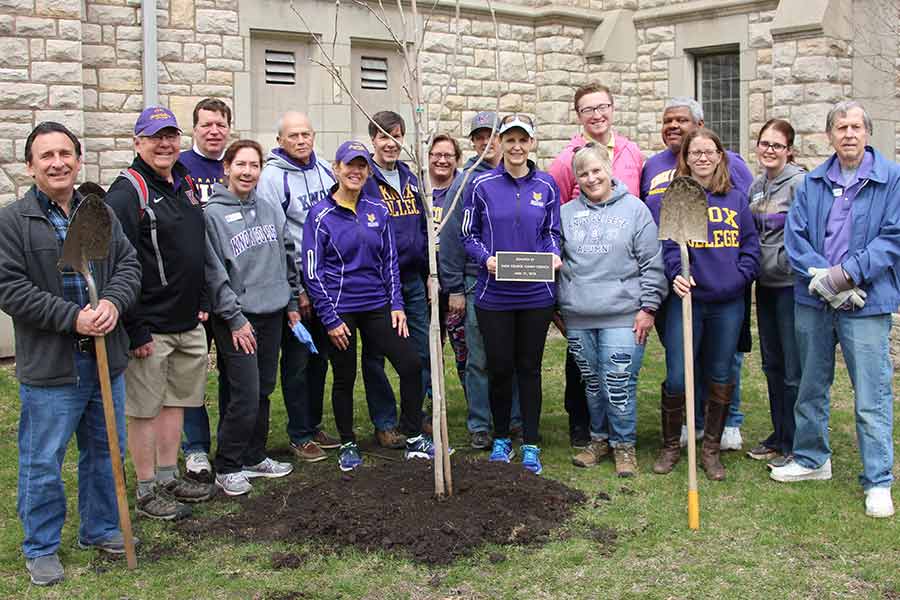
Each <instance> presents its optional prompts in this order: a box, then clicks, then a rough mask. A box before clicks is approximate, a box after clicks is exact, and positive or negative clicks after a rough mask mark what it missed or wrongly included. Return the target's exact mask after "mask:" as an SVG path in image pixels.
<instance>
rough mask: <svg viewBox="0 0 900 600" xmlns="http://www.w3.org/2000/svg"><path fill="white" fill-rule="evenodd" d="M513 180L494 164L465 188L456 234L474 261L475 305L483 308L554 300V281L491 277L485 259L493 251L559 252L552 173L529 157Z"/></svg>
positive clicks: (534, 305) (556, 198)
mask: <svg viewBox="0 0 900 600" xmlns="http://www.w3.org/2000/svg"><path fill="white" fill-rule="evenodd" d="M529 167H530V168H529V171H528V174H527V175H525V176H524V177H521V178H519V179H516V178H514V177H513V176H512V175H510V174H509V173H507V172H506V169H505V168H504V166H503V163H502V162H501V163H500V164H499V165H498V166H497V168H495V169H492V170H490V171H488V172H486V173H484V174H482V175H479V176H478V178H477V179H475V181H474V182H473V184H472V186H471V187H469V188H467V190H466V192H465V194H466V196H465V203H464V204H463V222H462V237H463V244H464V245H465V248H466V253H468V255H469V256H470V257H471V258H472V260H473V261H474V262H475V263H476V264H478V266H479V271H478V284H477V286H476V289H475V305H476V306H478V307H480V308H484V309H487V310H510V309H512V310H515V309H520V308H544V307H547V306H552V305H553V304H555V303H556V284H555V283H541V282H538V283H525V282H521V281H497V280H496V279H494V276H493V275H491V274H489V273H488V270H487V266H486V265H487V259H488V258H490V257H492V256H494V255H495V254H496V253H497V252H498V251H501V252H502V251H511V252H552V253H553V254H556V255H557V256H559V253H560V249H559V189H558V188H557V187H556V182H555V181H554V180H553V178H552V177H551V176H550V175H549V174H548V173H545V172H543V171H538V170H536V169H535V167H534V163H532V162H531V161H529Z"/></svg>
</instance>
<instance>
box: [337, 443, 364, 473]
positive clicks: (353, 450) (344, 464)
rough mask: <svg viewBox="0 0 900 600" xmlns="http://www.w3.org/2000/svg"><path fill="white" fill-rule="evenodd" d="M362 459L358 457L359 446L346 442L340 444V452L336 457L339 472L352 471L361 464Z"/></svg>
mask: <svg viewBox="0 0 900 600" xmlns="http://www.w3.org/2000/svg"><path fill="white" fill-rule="evenodd" d="M362 462H363V460H362V457H361V456H360V455H359V446H357V445H356V442H347V443H346V444H341V451H340V454H339V455H338V466H339V467H340V468H341V471H352V470H353V469H355V468H356V467H358V466H360V465H361V464H362Z"/></svg>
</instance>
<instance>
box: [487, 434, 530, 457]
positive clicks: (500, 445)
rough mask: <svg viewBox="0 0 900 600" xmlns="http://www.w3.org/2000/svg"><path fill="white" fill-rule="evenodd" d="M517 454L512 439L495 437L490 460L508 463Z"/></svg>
mask: <svg viewBox="0 0 900 600" xmlns="http://www.w3.org/2000/svg"><path fill="white" fill-rule="evenodd" d="M523 447H524V446H523ZM515 455H516V451H515V450H513V447H512V441H511V440H510V439H509V438H494V447H493V448H492V449H491V457H490V458H489V459H488V460H489V461H491V462H503V463H508V462H509V461H511V460H512V457H513V456H515Z"/></svg>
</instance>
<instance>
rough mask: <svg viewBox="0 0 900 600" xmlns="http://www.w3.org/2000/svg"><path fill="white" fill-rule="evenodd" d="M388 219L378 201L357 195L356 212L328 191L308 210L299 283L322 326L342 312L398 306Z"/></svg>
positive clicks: (400, 300)
mask: <svg viewBox="0 0 900 600" xmlns="http://www.w3.org/2000/svg"><path fill="white" fill-rule="evenodd" d="M392 223H393V219H392V218H391V217H390V213H389V212H388V209H387V207H386V206H385V205H384V203H382V202H381V201H380V200H377V199H374V198H371V197H369V196H367V195H366V194H365V193H363V194H360V197H359V200H358V202H357V204H356V213H354V212H353V211H352V210H349V209H347V208H344V207H342V206H338V204H337V202H335V200H334V198H333V197H332V195H331V194H328V196H326V198H325V199H324V200H321V201H320V202H319V203H317V204H316V205H315V206H313V207H312V208H311V209H310V210H309V214H308V216H307V218H306V223H304V224H303V281H304V285H305V287H306V291H307V292H308V293H309V296H310V298H312V301H313V305H314V306H315V309H316V314H318V315H319V318H320V319H321V321H322V324H323V325H324V326H325V328H326V329H329V330H330V329H334V328H335V327H337V326H338V325H340V324H341V323H343V321H342V320H341V317H340V315H341V314H342V313H353V312H361V311H368V310H376V309H379V308H381V307H383V306H384V305H385V304H388V303H390V305H391V310H403V296H402V295H401V292H400V272H399V269H398V267H397V249H396V247H395V245H394V234H393V232H392V230H391V228H392Z"/></svg>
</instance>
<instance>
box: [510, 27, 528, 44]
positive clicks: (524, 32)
mask: <svg viewBox="0 0 900 600" xmlns="http://www.w3.org/2000/svg"><path fill="white" fill-rule="evenodd" d="M508 37H509V39H511V40H518V41H520V42H531V41H533V40H534V28H533V27H530V26H528V25H512V26H510V28H509V36H508Z"/></svg>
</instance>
